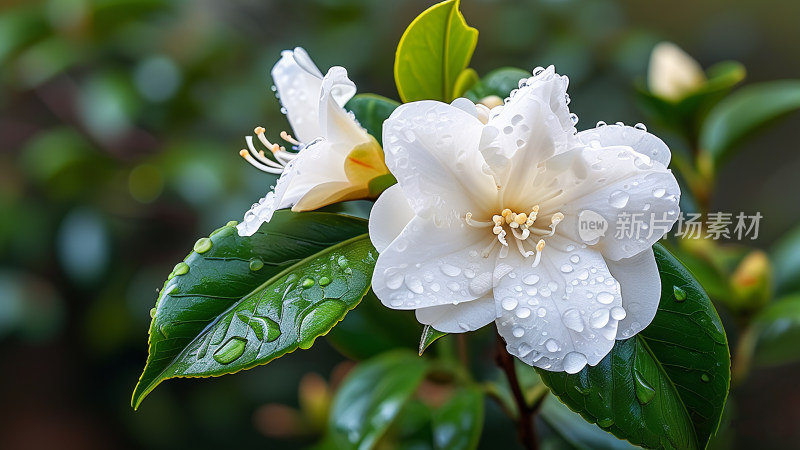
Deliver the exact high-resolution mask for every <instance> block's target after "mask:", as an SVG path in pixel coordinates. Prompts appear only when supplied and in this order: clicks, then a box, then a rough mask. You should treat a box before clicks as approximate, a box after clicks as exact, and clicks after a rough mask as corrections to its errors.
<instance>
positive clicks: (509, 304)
mask: <svg viewBox="0 0 800 450" xmlns="http://www.w3.org/2000/svg"><path fill="white" fill-rule="evenodd" d="M518 304H519V302H517V299H515V298H514V297H506V298H504V299H503V300H502V301H500V306H502V307H503V309H505V310H506V311H511V310H513V309H514V308H516V307H517V305H518Z"/></svg>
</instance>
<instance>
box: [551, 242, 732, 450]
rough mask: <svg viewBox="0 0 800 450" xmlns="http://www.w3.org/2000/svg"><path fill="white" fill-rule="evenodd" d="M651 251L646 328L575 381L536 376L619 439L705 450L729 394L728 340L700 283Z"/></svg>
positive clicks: (563, 375) (658, 250)
mask: <svg viewBox="0 0 800 450" xmlns="http://www.w3.org/2000/svg"><path fill="white" fill-rule="evenodd" d="M654 250H655V254H656V261H657V263H658V267H659V270H660V272H661V283H662V294H661V303H660V305H659V309H658V313H657V314H656V317H655V319H653V322H652V323H651V324H650V326H648V327H647V328H646V329H645V330H644V331H642V332H640V333H639V334H637V335H636V336H634V337H633V338H630V339H626V340H624V341H617V342H616V344H615V345H614V348H613V349H612V351H611V353H610V354H609V355H608V356H606V357H605V358H604V359H603V360H602V361H600V363H599V364H598V365H597V366H595V367H586V368H584V369H583V370H582V371H581V372H578V373H576V374H574V375H569V374H566V373H564V372H548V371H546V370H540V369H537V371H538V372H539V375H540V376H541V377H542V381H544V383H545V384H547V386H548V387H550V389H551V390H552V391H553V393H554V394H555V395H556V396H558V398H559V399H560V400H561V401H562V402H564V403H565V404H567V406H569V407H570V408H571V409H572V410H574V411H576V412H578V413H580V414H581V415H582V416H583V417H584V419H586V420H587V421H589V422H591V423H596V424H597V425H598V426H600V427H601V428H603V429H605V430H607V431H609V432H611V433H612V434H614V435H615V436H617V437H619V438H621V439H627V440H629V441H630V442H632V443H634V444H636V445H640V446H642V447H645V448H682V449H692V448H694V449H704V448H705V447H706V445H707V444H708V441H709V439H710V438H711V436H713V435H714V434H715V433H716V431H717V429H718V427H719V423H720V420H721V417H722V410H723V408H724V406H725V401H726V399H727V396H728V388H729V387H730V353H729V350H728V343H727V338H726V336H725V331H724V329H723V328H722V323H721V322H720V320H719V317H718V316H717V313H716V311H715V310H714V307H713V306H712V304H711V301H710V300H709V299H708V296H707V295H706V294H705V292H704V291H703V289H702V287H701V286H700V284H699V283H698V282H697V281H696V280H695V279H694V278H693V277H692V276H691V274H690V273H689V271H688V270H687V269H686V268H685V267H684V266H683V265H682V264H681V263H680V262H679V261H678V260H677V259H675V257H673V256H672V255H671V254H669V253H668V252H667V251H666V250H664V248H663V247H661V246H660V245H656V246H655V247H654ZM676 286H677V287H678V288H679V289H680V291H681V292H682V294H681V295H679V296H678V298H677V299H676V297H675V287H676Z"/></svg>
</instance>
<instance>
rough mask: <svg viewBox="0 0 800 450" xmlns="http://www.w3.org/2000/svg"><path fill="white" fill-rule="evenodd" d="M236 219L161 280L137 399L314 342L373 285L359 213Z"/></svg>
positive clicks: (282, 214)
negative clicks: (242, 226)
mask: <svg viewBox="0 0 800 450" xmlns="http://www.w3.org/2000/svg"><path fill="white" fill-rule="evenodd" d="M235 225H236V223H235V222H230V223H229V224H228V225H226V226H224V227H222V228H220V229H219V230H217V231H215V232H214V233H212V234H211V236H210V237H208V238H201V239H199V240H198V241H197V243H196V244H195V246H194V251H192V252H191V253H190V254H189V255H188V256H187V257H186V259H184V261H182V262H180V263H178V264H177V265H176V266H175V269H173V271H172V273H171V274H170V275H169V277H168V279H167V281H166V282H165V284H164V288H163V289H162V290H161V293H160V295H159V297H158V300H157V301H156V307H155V308H154V309H153V314H154V317H153V320H152V323H151V325H150V340H149V357H148V360H147V365H146V366H145V369H144V372H143V373H142V376H141V378H140V379H139V383H138V384H137V386H136V389H135V391H134V393H133V398H132V404H133V406H134V407H138V406H139V404H140V403H141V401H142V399H143V398H144V397H145V396H146V395H147V394H148V393H149V392H150V391H152V390H153V389H154V388H155V387H156V386H157V385H158V384H159V383H160V382H161V381H163V380H165V379H168V378H173V377H189V376H209V375H221V374H225V373H231V372H235V371H238V370H241V369H244V368H249V367H252V366H254V365H256V364H263V363H266V362H267V361H269V360H270V359H274V358H276V357H278V356H281V355H282V354H285V353H288V352H290V351H292V350H294V349H295V348H297V346H298V345H300V344H302V346H306V345H310V342H311V341H312V340H313V338H314V337H315V336H316V335H317V334H320V333H323V334H324V332H325V331H327V329H329V328H330V326H332V325H333V324H335V323H336V321H338V320H341V317H342V316H343V315H344V313H345V312H346V311H347V310H348V309H351V308H352V307H353V306H355V304H357V303H358V301H359V300H360V299H361V296H363V294H364V292H365V291H366V289H367V288H368V286H369V279H370V277H371V273H372V269H371V265H372V264H373V262H372V261H371V258H372V257H373V256H374V255H373V253H374V250H373V249H372V247H371V246H370V245H369V240H368V239H367V238H366V235H365V234H364V233H365V232H366V229H367V224H366V221H364V220H363V219H356V218H353V217H348V216H342V215H338V214H331V213H317V212H308V213H292V212H289V211H278V212H276V213H275V215H274V216H273V218H272V220H271V221H270V222H269V223H268V224H264V225H262V227H261V229H260V230H259V231H258V232H257V233H256V234H254V235H253V236H250V237H243V236H239V235H238V234H237V232H236V227H235ZM352 238H355V239H356V240H355V241H349V242H348V244H347V245H345V246H340V247H331V246H334V245H337V244H339V243H341V242H344V241H348V240H349V239H352ZM305 258H311V259H305ZM332 261H333V262H332ZM340 261H341V264H339V262H340ZM348 271H349V273H348ZM323 278H326V279H327V280H323ZM323 283H324V284H326V286H324V287H320V285H321V284H323ZM276 289H277V290H278V292H276ZM256 347H260V348H259V349H258V350H256ZM237 354H238V355H237ZM243 355H244V356H243Z"/></svg>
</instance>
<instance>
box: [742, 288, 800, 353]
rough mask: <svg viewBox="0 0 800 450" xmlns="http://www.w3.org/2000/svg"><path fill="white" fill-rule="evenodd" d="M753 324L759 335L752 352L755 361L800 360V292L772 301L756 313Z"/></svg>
mask: <svg viewBox="0 0 800 450" xmlns="http://www.w3.org/2000/svg"><path fill="white" fill-rule="evenodd" d="M752 326H753V327H755V329H756V330H757V335H758V341H757V344H756V347H755V351H754V353H753V360H754V361H755V362H756V364H760V365H778V364H787V363H792V362H796V361H800V347H798V345H797V343H798V342H800V294H794V295H792V296H790V297H786V298H783V299H780V300H777V301H776V302H774V303H772V304H771V305H769V306H768V307H767V308H765V309H764V310H763V311H761V313H759V314H758V316H756V318H755V320H754V321H753V325H752Z"/></svg>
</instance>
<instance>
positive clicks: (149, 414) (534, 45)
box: [0, 0, 800, 449]
mask: <svg viewBox="0 0 800 450" xmlns="http://www.w3.org/2000/svg"><path fill="white" fill-rule="evenodd" d="M432 3H434V2H433V1H431V0H425V1H423V0H413V1H410V0H409V1H405V0H404V1H374V0H373V1H369V0H309V1H299V0H285V1H272V0H267V1H256V0H226V1H211V0H198V1H188V0H96V1H93V0H49V1H23V0H19V1H13V0H11V1H10V0H0V355H2V358H1V359H0V361H2V362H0V368H1V369H0V447H3V448H12V449H16V448H36V449H38V448H68V449H72V448H75V449H93V448H120V449H125V448H132V449H135V448H154V449H161V448H230V447H233V446H243V445H244V446H249V448H288V447H296V446H303V445H307V444H309V443H312V442H314V437H315V436H314V433H315V430H314V427H313V426H307V427H300V428H302V430H301V431H302V432H303V433H305V435H303V436H296V435H295V434H296V433H295V432H296V431H297V430H295V428H297V427H294V426H293V422H292V417H293V416H292V414H291V413H290V412H287V411H289V410H286V409H285V408H283V409H282V407H280V406H276V404H280V405H288V406H289V407H296V406H297V405H298V401H299V400H298V389H299V387H300V386H304V389H305V390H306V392H305V394H302V395H305V396H306V397H308V395H312V394H313V392H316V391H315V389H316V390H317V391H319V390H324V389H325V383H323V382H322V381H321V380H322V379H325V380H330V379H331V377H333V378H334V382H335V379H336V377H337V375H336V374H337V373H340V372H342V370H343V368H346V367H347V366H346V365H347V362H346V359H345V358H344V357H343V356H340V355H339V354H338V353H337V352H336V351H335V350H334V349H333V348H331V347H330V346H329V345H328V344H327V343H326V342H325V340H324V339H321V340H319V341H318V343H317V345H316V346H315V347H314V348H313V349H311V350H309V351H305V352H297V353H294V354H292V355H289V356H287V357H284V358H283V359H280V360H278V361H275V362H274V363H272V364H269V365H267V366H263V367H259V368H256V369H253V370H250V371H247V372H243V373H239V374H236V375H232V376H226V377H222V378H219V379H215V380H174V381H168V382H166V383H164V384H163V385H162V386H160V387H159V388H158V389H156V390H155V391H154V393H153V394H152V395H151V396H150V397H148V399H147V400H146V401H145V402H144V403H143V405H142V407H141V408H140V410H139V411H138V412H134V411H133V410H132V409H131V407H130V394H131V392H132V389H133V387H134V385H135V383H136V381H137V379H138V376H139V374H140V373H141V369H142V368H143V366H144V362H145V359H146V357H147V329H148V325H149V322H150V317H149V314H148V312H149V310H150V308H151V307H152V306H153V304H154V302H155V298H156V289H157V288H159V287H161V286H162V284H163V280H164V277H165V276H166V275H167V274H168V273H169V272H170V270H171V268H172V267H173V265H174V264H175V263H176V262H178V261H180V260H181V259H182V258H183V257H184V256H185V254H186V253H187V252H188V251H189V249H190V248H191V246H192V244H193V243H194V241H195V240H196V239H197V237H199V236H205V235H207V234H208V233H209V232H210V231H212V230H213V229H215V228H217V227H218V226H220V225H222V224H224V223H225V222H227V221H228V220H239V219H240V218H241V216H242V214H243V212H244V211H245V210H246V209H247V208H248V207H249V205H250V204H251V203H252V202H253V201H255V200H257V199H258V198H259V197H260V196H262V195H264V193H265V192H266V190H267V189H268V187H269V186H270V185H271V184H272V183H273V181H274V179H271V178H269V177H268V176H266V175H265V174H262V173H260V172H258V171H257V170H255V169H253V168H252V167H250V166H248V165H247V164H246V163H245V162H244V161H242V159H241V158H239V157H238V155H237V152H238V150H239V149H240V148H241V147H242V146H243V145H244V136H245V135H247V134H251V133H252V129H253V128H254V127H255V126H258V125H263V126H265V127H266V128H267V129H268V130H269V131H270V132H272V133H273V134H274V135H276V134H277V132H278V131H280V130H282V129H286V128H287V125H286V121H285V119H284V118H283V117H282V116H281V114H280V112H279V108H280V105H279V104H278V102H277V100H276V99H275V97H274V95H273V94H272V92H271V91H270V86H271V80H270V79H269V75H268V74H269V70H270V68H271V66H272V65H273V64H274V63H275V62H276V61H277V59H278V57H279V54H280V51H281V50H283V49H286V48H292V47H294V46H303V47H305V48H306V49H307V50H308V51H309V53H310V54H311V55H312V57H313V58H314V59H315V61H316V62H317V64H318V65H319V66H320V67H321V68H322V69H323V71H324V70H325V69H327V68H328V67H330V66H331V65H342V66H345V67H346V68H347V69H348V71H349V73H350V77H351V79H353V80H354V81H355V82H356V84H357V85H358V87H359V91H360V92H374V93H378V94H381V95H385V96H387V97H392V98H397V93H396V90H395V88H394V81H393V76H392V67H393V58H394V49H395V46H396V44H397V42H398V40H399V38H400V36H401V34H402V32H403V30H404V29H405V27H406V26H407V25H408V24H409V23H410V22H411V20H413V18H414V17H415V16H416V15H417V14H419V13H420V12H421V11H422V10H424V9H425V8H427V7H428V6H429V5H431V4H432ZM462 3H463V4H462V10H463V12H464V15H465V17H466V18H467V21H468V23H469V24H470V25H472V26H474V27H476V28H478V29H479V30H480V37H479V42H478V47H477V50H476V52H475V56H474V58H473V62H472V67H474V68H475V69H476V70H477V71H478V73H479V74H485V73H486V72H488V71H489V70H491V69H493V68H495V67H498V66H516V67H521V68H526V69H531V68H533V67H535V66H538V65H548V64H555V65H556V68H557V69H558V71H559V72H560V73H562V74H567V75H569V77H570V80H571V83H570V94H571V97H572V99H573V102H572V104H571V105H570V106H571V108H572V110H573V111H574V112H576V113H577V114H578V115H579V116H580V118H581V123H580V124H579V125H578V128H579V129H580V128H586V127H590V126H594V123H595V122H597V121H598V120H605V121H607V122H616V121H624V122H626V123H636V122H641V121H645V117H644V116H643V113H642V111H641V110H640V109H638V108H637V104H636V102H635V98H634V85H635V84H636V83H637V82H638V83H641V82H642V81H643V79H644V77H645V74H646V69H647V62H648V58H649V53H650V50H651V49H652V47H653V45H654V44H655V43H657V42H659V41H661V40H670V41H673V42H675V43H677V44H678V45H680V46H681V47H682V48H684V49H685V50H687V51H688V52H689V53H690V54H691V55H693V56H694V57H695V58H696V59H698V60H699V61H700V63H701V64H702V65H703V66H704V67H708V66H710V65H712V64H713V63H716V62H719V61H723V60H729V59H733V60H737V61H740V62H742V63H743V64H744V65H745V66H746V68H747V70H748V78H747V80H746V83H750V82H755V81H766V80H774V79H784V78H798V77H800V54H798V51H797V45H798V44H800V28H798V26H797V18H798V17H800V2H795V1H791V0H785V1H781V0H767V1H763V0H704V1H702V2H698V1H696V0H673V1H670V2H646V1H634V0H618V1H616V0H525V1H522V0H463V1H462ZM798 127H800V115H798V114H794V115H791V116H790V117H788V118H787V119H785V120H784V121H782V122H781V123H779V124H777V125H776V126H774V127H771V128H770V129H769V130H768V131H767V132H765V133H762V134H760V135H758V136H756V137H755V138H754V139H751V140H749V141H747V143H746V144H745V146H744V148H743V149H742V150H741V151H740V152H739V153H738V154H737V156H736V157H734V159H733V160H732V161H731V162H730V164H729V166H728V168H727V169H726V170H725V171H724V172H723V173H722V174H721V175H720V178H719V179H718V181H717V184H718V195H717V196H716V197H715V199H714V202H713V204H712V210H720V211H730V212H734V213H736V212H739V211H747V212H751V213H752V212H754V211H760V212H761V213H762V214H763V216H764V219H763V220H762V223H761V234H760V237H759V239H758V241H756V242H753V243H752V244H753V245H755V246H757V247H760V248H763V249H768V248H769V247H770V245H771V244H772V243H773V242H774V241H775V240H776V239H777V238H778V237H780V236H781V235H783V234H784V233H786V232H787V231H789V230H790V229H791V228H792V227H793V226H794V225H795V224H797V223H798V219H800V208H798V200H797V199H798V198H800V183H798V182H797V175H796V174H797V173H798V172H800V152H798V145H797V138H796V133H797V131H796V130H797V129H798ZM651 130H653V127H652V126H651ZM656 130H657V128H656ZM667 138H669V136H667ZM721 313H722V314H723V316H724V315H725V313H724V311H722V312H721ZM730 337H731V339H732V340H734V341H735V339H736V336H735V335H731V336H730ZM490 357H491V353H490V352H488V351H487V352H486V358H487V360H489V358H490ZM342 364H344V365H342ZM309 373H311V374H316V375H318V376H314V375H308V374H309ZM798 376H800V365H798V364H795V365H789V366H785V365H784V366H782V367H774V368H761V369H757V370H756V371H755V372H753V373H751V374H750V377H749V378H748V379H747V380H746V382H744V383H741V384H740V385H738V386H735V387H734V389H733V394H734V396H735V402H734V403H732V404H731V408H730V409H731V410H730V411H729V414H728V418H727V419H726V422H729V424H730V427H728V431H726V433H725V434H724V436H723V438H722V439H720V440H719V441H718V442H716V443H715V446H717V447H718V448H752V447H758V448H790V447H795V448H796V445H797V442H798V441H800V428H798V427H797V424H798V423H800V406H798V405H800V388H798V387H797V382H796V380H797V379H798ZM309 390H310V391H309ZM309 392H311V394H309ZM312 396H313V395H312ZM487 415H491V416H493V417H492V418H487V420H486V427H487V431H486V438H484V442H485V443H488V442H490V441H489V439H494V440H493V441H491V442H493V443H495V444H497V443H498V442H509V443H510V444H509V445H513V443H514V429H513V426H512V424H511V423H510V422H509V421H508V420H507V419H505V418H504V417H502V416H501V415H500V414H499V413H498V412H497V411H496V410H489V411H487ZM276 418H282V419H281V420H283V421H284V422H285V423H283V425H280V424H279V425H275V422H276V420H277V419H276ZM293 430H294V431H293ZM280 435H287V436H289V437H286V438H285V439H284V438H280ZM562 444H563V443H558V444H552V445H554V446H561V445H562ZM564 445H566V444H564ZM558 448H563V446H561V447H558Z"/></svg>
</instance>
